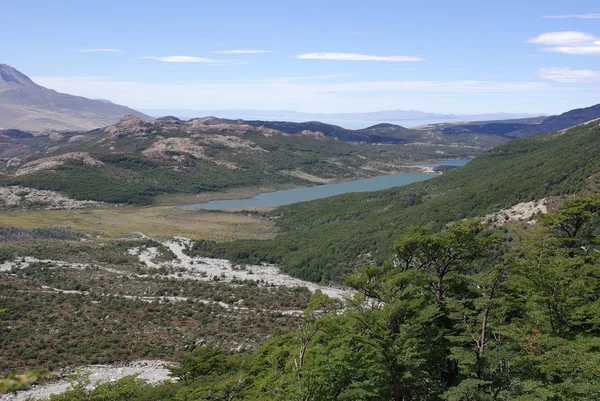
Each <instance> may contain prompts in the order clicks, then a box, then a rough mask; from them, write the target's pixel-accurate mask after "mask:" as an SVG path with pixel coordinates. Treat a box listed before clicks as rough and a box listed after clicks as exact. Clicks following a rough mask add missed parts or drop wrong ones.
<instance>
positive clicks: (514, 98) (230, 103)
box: [32, 75, 597, 113]
mask: <svg viewBox="0 0 600 401" xmlns="http://www.w3.org/2000/svg"><path fill="white" fill-rule="evenodd" d="M32 79H33V80H34V81H35V82H37V83H39V84H41V85H43V86H46V87H49V88H52V89H55V90H58V91H60V92H65V93H72V94H76V95H80V96H85V97H89V98H94V99H98V98H99V99H103V98H109V99H111V100H112V101H114V102H116V103H119V104H126V105H130V106H132V107H133V106H135V107H139V108H147V109H157V108H158V109H160V108H165V107H167V105H168V107H169V108H188V109H189V108H192V109H245V108H246V109H247V108H248V107H249V105H251V108H255V109H265V110H275V109H278V110H284V109H289V110H304V111H306V110H308V111H311V110H312V111H316V110H319V111H320V112H352V111H365V106H367V107H368V109H370V110H387V109H398V108H408V109H410V108H422V109H428V110H431V109H432V108H436V109H437V108H440V110H448V111H451V112H454V111H457V112H458V111H460V112H463V113H464V112H466V111H469V112H486V111H490V110H502V111H523V110H525V111H536V110H539V108H540V107H550V108H551V107H555V108H556V110H555V109H552V111H557V112H558V111H560V110H561V109H563V108H564V109H567V106H566V104H568V103H569V102H579V103H590V104H591V103H592V102H593V101H594V100H597V90H596V88H594V87H592V85H588V86H587V87H586V86H582V87H580V88H572V87H570V86H567V85H559V84H558V83H554V82H552V81H537V82H535V81H534V82H529V81H512V82H500V81H451V80H448V81H441V80H439V81H411V80H392V81H353V80H342V79H340V78H338V77H333V76H326V75H325V76H306V77H301V76H298V77H294V76H290V77H265V78H261V79H252V80H248V79H246V80H203V81H195V80H186V81H175V82H150V81H137V80H133V79H116V78H108V77H48V76H46V77H44V76H35V77H32ZM559 93H560V95H557V94H559ZM550 94H552V96H550ZM557 101H559V102H563V103H564V104H563V103H561V104H560V106H559V107H557V106H556V102H557ZM490 102H491V103H490ZM544 102H545V103H544ZM579 103H577V104H579ZM541 105H543V106H541ZM449 106H451V107H454V106H456V107H457V108H456V109H454V111H452V110H453V109H451V108H448V107H449ZM459 109H460V110H459Z"/></svg>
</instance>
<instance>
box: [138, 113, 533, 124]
mask: <svg viewBox="0 0 600 401" xmlns="http://www.w3.org/2000/svg"><path fill="white" fill-rule="evenodd" d="M144 112H145V113H146V114H149V115H151V116H155V117H160V116H166V115H172V116H176V117H178V118H182V119H189V118H196V117H204V116H216V117H219V118H228V119H237V118H242V119H245V120H288V121H310V120H318V121H321V122H331V123H334V122H335V123H339V124H341V125H343V126H345V127H350V125H353V126H354V125H357V124H356V123H355V122H357V121H358V122H398V123H401V124H403V123H407V122H409V123H410V125H418V124H425V123H430V122H451V121H454V122H456V121H486V120H507V119H516V118H531V117H538V116H540V114H529V113H485V114H447V113H431V112H425V111H419V110H382V111H373V112H357V113H306V112H300V111H295V110H252V109H222V110H193V109H147V110H144ZM359 125H360V124H359ZM362 126H363V127H364V124H363V125H362ZM357 127H358V125H357Z"/></svg>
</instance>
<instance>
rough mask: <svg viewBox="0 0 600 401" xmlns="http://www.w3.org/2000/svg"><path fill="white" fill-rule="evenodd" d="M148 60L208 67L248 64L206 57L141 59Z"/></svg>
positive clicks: (150, 57) (153, 57)
mask: <svg viewBox="0 0 600 401" xmlns="http://www.w3.org/2000/svg"><path fill="white" fill-rule="evenodd" d="M141 58H142V59H146V60H156V61H161V62H163V63H199V64H206V65H215V66H217V65H218V66H222V65H237V64H247V63H248V62H247V61H239V60H214V59H212V58H204V57H194V56H163V57H155V56H148V57H141Z"/></svg>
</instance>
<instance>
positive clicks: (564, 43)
mask: <svg viewBox="0 0 600 401" xmlns="http://www.w3.org/2000/svg"><path fill="white" fill-rule="evenodd" d="M527 42H528V43H534V44H539V45H544V46H546V47H544V48H543V50H544V51H548V52H554V53H564V54H576V55H600V38H598V37H596V36H594V35H591V34H589V33H584V32H578V31H564V32H548V33H544V34H541V35H539V36H537V37H536V38H533V39H529V40H528V41H527Z"/></svg>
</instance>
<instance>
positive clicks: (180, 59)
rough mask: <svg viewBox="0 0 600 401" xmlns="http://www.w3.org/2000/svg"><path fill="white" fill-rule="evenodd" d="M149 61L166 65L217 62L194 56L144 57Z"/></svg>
mask: <svg viewBox="0 0 600 401" xmlns="http://www.w3.org/2000/svg"><path fill="white" fill-rule="evenodd" d="M142 58H144V59H148V60H156V61H162V62H164V63H216V62H217V60H213V59H210V58H202V57H192V56H164V57H142Z"/></svg>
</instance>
